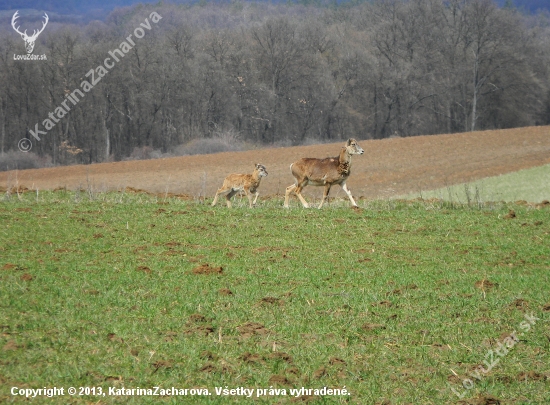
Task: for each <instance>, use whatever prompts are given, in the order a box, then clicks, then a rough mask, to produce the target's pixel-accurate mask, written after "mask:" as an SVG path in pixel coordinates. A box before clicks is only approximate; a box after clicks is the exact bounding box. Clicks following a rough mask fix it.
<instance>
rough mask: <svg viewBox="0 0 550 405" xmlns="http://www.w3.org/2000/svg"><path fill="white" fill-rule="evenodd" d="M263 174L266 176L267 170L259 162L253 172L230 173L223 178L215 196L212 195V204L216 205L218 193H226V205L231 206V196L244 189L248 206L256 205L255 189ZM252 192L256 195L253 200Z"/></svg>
mask: <svg viewBox="0 0 550 405" xmlns="http://www.w3.org/2000/svg"><path fill="white" fill-rule="evenodd" d="M265 176H267V170H266V168H265V166H263V165H261V164H259V163H257V164H256V167H255V168H254V172H252V174H237V173H233V174H230V175H229V176H227V177H226V178H225V180H224V181H223V185H222V186H221V188H219V189H218V191H217V192H216V196H215V197H214V201H213V202H212V206H214V205H216V203H217V202H218V196H219V195H220V194H223V193H227V194H226V195H225V199H226V200H227V207H228V208H231V197H233V196H234V195H235V194H236V193H237V191H241V190H244V192H245V194H246V196H247V197H248V202H249V204H250V208H252V206H253V205H256V200H257V199H258V195H259V194H260V193H259V192H258V191H257V190H258V187H259V186H260V181H262V177H265ZM252 193H254V194H255V196H256V197H255V198H254V201H252Z"/></svg>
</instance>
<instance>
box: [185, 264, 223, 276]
mask: <svg viewBox="0 0 550 405" xmlns="http://www.w3.org/2000/svg"><path fill="white" fill-rule="evenodd" d="M191 273H193V274H206V275H210V274H223V267H221V266H218V267H214V266H211V265H209V264H208V263H206V264H201V265H200V266H197V267H195V268H194V269H193V270H191Z"/></svg>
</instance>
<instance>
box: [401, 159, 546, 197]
mask: <svg viewBox="0 0 550 405" xmlns="http://www.w3.org/2000/svg"><path fill="white" fill-rule="evenodd" d="M468 194H469V195H470V199H471V200H472V201H473V200H475V199H478V200H480V201H482V202H484V201H518V200H525V201H529V202H535V203H538V202H541V201H543V200H550V165H544V166H537V167H533V168H530V169H525V170H519V171H517V172H513V173H508V174H503V175H500V176H495V177H487V178H485V179H482V180H478V181H475V182H472V183H465V184H457V185H453V186H450V187H446V188H441V189H438V190H429V191H422V192H421V193H414V194H410V195H408V196H407V198H416V197H420V196H421V197H422V198H440V199H443V200H445V201H460V202H463V203H465V202H467V201H468Z"/></svg>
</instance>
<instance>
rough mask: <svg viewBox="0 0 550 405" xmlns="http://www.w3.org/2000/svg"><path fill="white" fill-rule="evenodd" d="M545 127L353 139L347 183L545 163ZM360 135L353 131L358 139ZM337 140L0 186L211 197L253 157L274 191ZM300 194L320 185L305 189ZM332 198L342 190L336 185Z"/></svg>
mask: <svg viewBox="0 0 550 405" xmlns="http://www.w3.org/2000/svg"><path fill="white" fill-rule="evenodd" d="M549 135H550V127H526V128H516V129H509V130H498V131H481V132H470V133H461V134H451V135H437V136H419V137H410V138H393V139H385V140H369V141H362V142H360V144H361V146H362V147H363V148H364V149H365V154H364V155H363V156H355V157H354V160H353V167H352V175H351V177H350V179H349V180H348V186H349V188H350V189H351V190H352V192H353V194H354V195H355V196H357V197H363V198H367V199H375V198H389V197H392V196H398V195H403V194H407V193H411V192H418V191H421V190H430V189H435V188H439V187H446V186H448V185H452V184H460V183H464V182H469V181H472V180H476V179H480V178H484V177H489V176H495V175H499V174H503V173H509V172H514V171H517V170H521V169H525V168H529V167H534V166H541V165H544V164H548V163H550V136H549ZM358 139H360V137H358ZM340 147H341V144H340V143H338V144H323V145H312V146H299V147H288V148H271V149H259V150H253V151H246V152H227V153H218V154H213V155H195V156H183V157H175V158H168V159H157V160H146V161H125V162H116V163H103V164H94V165H88V166H84V165H78V166H69V167H56V168H49V169H36V170H34V169H33V170H23V171H10V172H2V173H0V188H4V189H5V188H11V187H14V186H16V185H19V186H24V187H27V188H29V189H38V190H47V189H49V190H51V189H55V188H59V187H66V188H67V189H76V188H79V187H80V188H82V189H89V190H95V191H106V190H113V189H114V190H122V189H125V188H127V187H131V188H133V189H142V190H147V191H149V192H154V193H163V194H164V193H175V194H187V195H189V196H193V197H199V196H206V197H209V198H211V197H213V195H214V193H215V191H216V189H217V188H218V187H220V186H221V183H222V181H223V178H224V177H225V176H226V175H227V174H229V173H232V172H241V173H246V172H251V171H252V170H253V165H254V163H262V164H264V165H265V166H266V167H267V170H268V172H269V176H268V177H267V178H265V179H264V181H263V182H262V185H261V187H260V195H261V196H263V197H265V196H268V195H276V194H277V195H281V194H284V190H285V188H286V187H287V186H289V185H290V184H292V183H293V178H292V176H291V174H290V172H289V168H288V167H289V165H290V164H291V163H292V162H294V161H295V160H297V159H299V158H301V157H326V156H333V155H336V154H337V153H338V151H339V149H340ZM304 194H305V195H306V198H307V196H308V195H309V197H310V198H311V197H312V196H313V197H316V198H318V197H320V195H321V189H320V188H318V187H306V189H305V193H304ZM331 196H333V197H334V196H340V197H342V196H344V193H343V191H341V189H340V188H339V187H335V188H334V189H333V190H332V191H331Z"/></svg>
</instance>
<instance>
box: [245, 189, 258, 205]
mask: <svg viewBox="0 0 550 405" xmlns="http://www.w3.org/2000/svg"><path fill="white" fill-rule="evenodd" d="M244 193H245V194H246V196H247V197H248V206H249V207H250V208H252V193H251V192H250V190H248V189H247V188H245V189H244ZM254 201H255V200H254ZM254 203H255V202H254Z"/></svg>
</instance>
